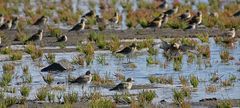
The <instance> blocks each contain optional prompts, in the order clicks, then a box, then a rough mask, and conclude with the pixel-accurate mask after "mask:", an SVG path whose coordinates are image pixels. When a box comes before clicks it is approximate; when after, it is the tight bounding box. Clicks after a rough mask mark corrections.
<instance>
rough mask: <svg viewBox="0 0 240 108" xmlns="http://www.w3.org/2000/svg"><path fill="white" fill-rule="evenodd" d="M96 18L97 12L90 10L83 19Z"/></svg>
mask: <svg viewBox="0 0 240 108" xmlns="http://www.w3.org/2000/svg"><path fill="white" fill-rule="evenodd" d="M93 16H95V12H94V11H93V10H90V11H89V12H87V13H86V14H84V15H83V16H82V17H93Z"/></svg>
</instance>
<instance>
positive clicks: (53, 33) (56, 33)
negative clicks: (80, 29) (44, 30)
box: [48, 27, 62, 37]
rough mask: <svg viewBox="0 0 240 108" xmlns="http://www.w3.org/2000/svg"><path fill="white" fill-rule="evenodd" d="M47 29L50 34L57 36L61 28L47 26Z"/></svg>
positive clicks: (60, 32)
mask: <svg viewBox="0 0 240 108" xmlns="http://www.w3.org/2000/svg"><path fill="white" fill-rule="evenodd" d="M48 29H49V31H50V36H53V37H59V36H60V35H61V34H62V30H61V29H59V28H51V27H48Z"/></svg>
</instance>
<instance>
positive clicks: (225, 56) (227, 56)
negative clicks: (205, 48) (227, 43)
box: [220, 51, 233, 63]
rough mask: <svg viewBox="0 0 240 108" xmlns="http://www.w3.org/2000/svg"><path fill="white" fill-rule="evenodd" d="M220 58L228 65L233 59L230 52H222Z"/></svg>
mask: <svg viewBox="0 0 240 108" xmlns="http://www.w3.org/2000/svg"><path fill="white" fill-rule="evenodd" d="M220 58H221V60H222V62H224V63H226V62H228V61H229V60H230V59H231V58H233V57H231V55H230V54H229V52H228V51H221V52H220Z"/></svg>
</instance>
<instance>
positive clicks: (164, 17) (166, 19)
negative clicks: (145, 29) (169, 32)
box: [162, 14, 168, 24]
mask: <svg viewBox="0 0 240 108" xmlns="http://www.w3.org/2000/svg"><path fill="white" fill-rule="evenodd" d="M167 22H168V14H164V15H163V18H162V24H166V23H167Z"/></svg>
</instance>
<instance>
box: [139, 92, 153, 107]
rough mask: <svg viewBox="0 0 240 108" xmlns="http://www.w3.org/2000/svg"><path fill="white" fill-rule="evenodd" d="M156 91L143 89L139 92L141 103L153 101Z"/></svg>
mask: <svg viewBox="0 0 240 108" xmlns="http://www.w3.org/2000/svg"><path fill="white" fill-rule="evenodd" d="M156 96H157V95H156V92H155V91H154V90H143V91H142V92H140V93H139V94H138V99H139V101H140V103H142V104H143V103H151V102H152V100H153V99H154V98H155V97H156Z"/></svg>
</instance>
